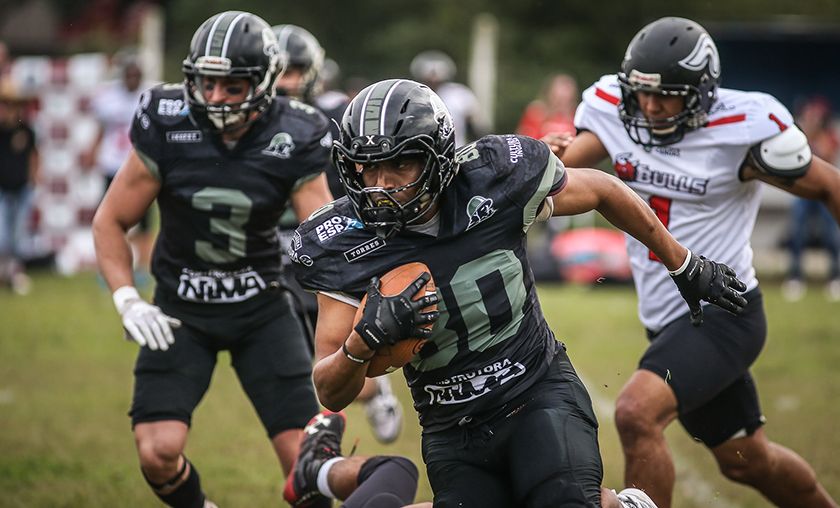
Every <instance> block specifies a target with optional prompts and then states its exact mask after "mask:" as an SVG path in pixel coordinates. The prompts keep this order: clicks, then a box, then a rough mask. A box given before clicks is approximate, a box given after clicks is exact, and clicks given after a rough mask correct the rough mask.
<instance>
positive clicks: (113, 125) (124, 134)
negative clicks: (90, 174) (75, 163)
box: [82, 51, 155, 285]
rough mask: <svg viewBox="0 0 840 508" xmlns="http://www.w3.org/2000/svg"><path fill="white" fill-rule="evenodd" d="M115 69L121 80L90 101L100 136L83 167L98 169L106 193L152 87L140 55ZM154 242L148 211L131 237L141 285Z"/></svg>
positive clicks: (121, 56)
mask: <svg viewBox="0 0 840 508" xmlns="http://www.w3.org/2000/svg"><path fill="white" fill-rule="evenodd" d="M114 67H115V69H116V70H117V71H118V76H119V78H118V79H115V80H113V81H109V82H107V83H105V84H103V86H102V88H101V89H100V90H99V91H98V92H97V93H96V94H95V95H94V96H93V98H92V100H91V109H92V112H93V116H94V118H96V120H97V122H99V134H98V135H97V137H96V139H95V140H94V142H93V145H91V147H90V148H89V149H88V150H87V152H84V153H83V154H82V166H83V167H86V168H90V167H96V169H97V171H99V172H101V173H102V175H103V176H104V177H105V189H106V190H107V188H108V187H110V186H111V182H113V181H114V176H116V174H117V170H119V169H120V167H121V166H122V164H123V162H124V161H125V160H126V158H127V157H128V153H129V152H130V150H131V140H130V139H129V136H128V133H129V130H130V128H131V120H132V118H133V116H134V111H135V110H136V109H137V103H138V101H139V99H140V94H141V93H142V92H143V90H145V89H147V88H149V86H150V85H149V84H148V83H144V82H143V71H142V69H141V68H140V62H139V60H138V59H137V55H135V54H133V53H130V52H128V51H123V52H119V53H117V54H116V55H115V56H114ZM154 240H155V239H154V234H153V232H152V230H151V212H150V211H146V213H145V214H144V215H143V217H142V218H141V219H140V222H139V223H138V224H137V227H136V228H135V230H134V232H133V234H132V236H131V243H132V246H133V248H134V250H135V251H136V256H135V259H136V260H137V262H136V263H137V264H136V267H135V270H136V273H135V277H134V279H135V281H136V282H137V283H138V284H141V285H144V284H146V283H148V282H149V281H150V277H149V263H150V260H151V255H152V247H153V246H154Z"/></svg>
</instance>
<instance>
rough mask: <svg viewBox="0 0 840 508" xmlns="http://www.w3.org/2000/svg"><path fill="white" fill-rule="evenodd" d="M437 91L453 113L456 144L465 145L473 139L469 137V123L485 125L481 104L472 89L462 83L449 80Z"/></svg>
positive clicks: (479, 125)
mask: <svg viewBox="0 0 840 508" xmlns="http://www.w3.org/2000/svg"><path fill="white" fill-rule="evenodd" d="M435 92H436V93H437V94H438V96H439V97H440V100H442V101H443V103H444V104H445V105H446V109H448V110H449V114H450V115H452V123H453V126H454V127H455V146H464V145H465V144H467V143H468V142H470V141H473V140H471V139H468V138H467V135H468V134H469V133H468V132H467V130H468V129H467V125H468V124H469V123H471V122H472V123H473V124H476V125H477V126H478V127H479V128H482V127H483V123H484V122H483V117H482V112H481V105H480V104H479V103H478V98H477V97H476V96H475V94H474V93H473V91H472V90H470V89H469V88H468V87H467V86H466V85H462V84H461V83H453V82H447V83H443V84H442V85H440V86H439V87H438V88H437V90H435Z"/></svg>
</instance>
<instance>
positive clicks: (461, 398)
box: [423, 358, 525, 405]
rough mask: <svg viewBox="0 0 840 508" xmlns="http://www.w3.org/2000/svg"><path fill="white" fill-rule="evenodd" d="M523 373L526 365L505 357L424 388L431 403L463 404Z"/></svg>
mask: <svg viewBox="0 0 840 508" xmlns="http://www.w3.org/2000/svg"><path fill="white" fill-rule="evenodd" d="M523 374H525V366H524V365H522V364H521V363H519V362H512V361H511V360H510V359H509V358H505V359H504V360H502V361H498V362H493V363H492V364H490V365H485V366H484V367H479V368H477V369H475V370H471V371H469V372H465V373H463V374H456V375H454V376H450V377H449V378H448V379H444V380H443V381H442V382H441V383H440V384H434V385H426V386H424V387H423V390H424V391H425V392H426V393H428V394H429V397H430V400H429V404H432V405H434V404H441V405H451V404H463V403H465V402H469V401H471V400H475V399H477V398H479V397H483V396H484V395H487V394H488V393H490V392H492V391H493V390H495V389H497V388H499V387H500V386H502V385H503V384H505V383H507V382H508V381H511V380H513V379H515V378H517V377H519V376H521V375H523Z"/></svg>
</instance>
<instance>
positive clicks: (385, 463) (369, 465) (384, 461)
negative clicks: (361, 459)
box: [356, 455, 419, 485]
mask: <svg viewBox="0 0 840 508" xmlns="http://www.w3.org/2000/svg"><path fill="white" fill-rule="evenodd" d="M380 467H388V468H398V469H401V470H403V471H405V473H406V474H408V476H409V477H411V478H412V479H413V480H414V481H415V483H416V482H417V479H418V477H419V473H418V472H417V466H415V465H414V462H411V461H410V460H409V459H407V458H405V457H390V456H384V455H377V456H376V457H371V458H369V459H368V460H367V461H366V462H365V463H364V464H362V467H361V468H360V469H359V477H358V478H357V480H356V481H357V483H358V484H359V485H361V484H362V482H364V481H365V480H367V479H368V478H370V476H371V475H372V474H373V473H374V471H376V470H377V469H379V468H380Z"/></svg>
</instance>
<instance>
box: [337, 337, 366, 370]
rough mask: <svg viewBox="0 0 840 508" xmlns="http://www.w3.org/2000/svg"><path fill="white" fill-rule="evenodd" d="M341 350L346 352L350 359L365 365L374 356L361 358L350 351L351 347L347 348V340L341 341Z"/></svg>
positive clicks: (345, 354)
mask: <svg viewBox="0 0 840 508" xmlns="http://www.w3.org/2000/svg"><path fill="white" fill-rule="evenodd" d="M341 352H342V353H344V356H346V357H347V359H348V360H350V361H351V362H353V363H357V364H359V365H364V364H366V363H367V362H369V361H370V360H371V359H372V358H373V356H371V357H370V358H359V357H358V356H356V355H354V354H353V353H351V352H350V350H349V349H347V341H345V342H342V343H341Z"/></svg>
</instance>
